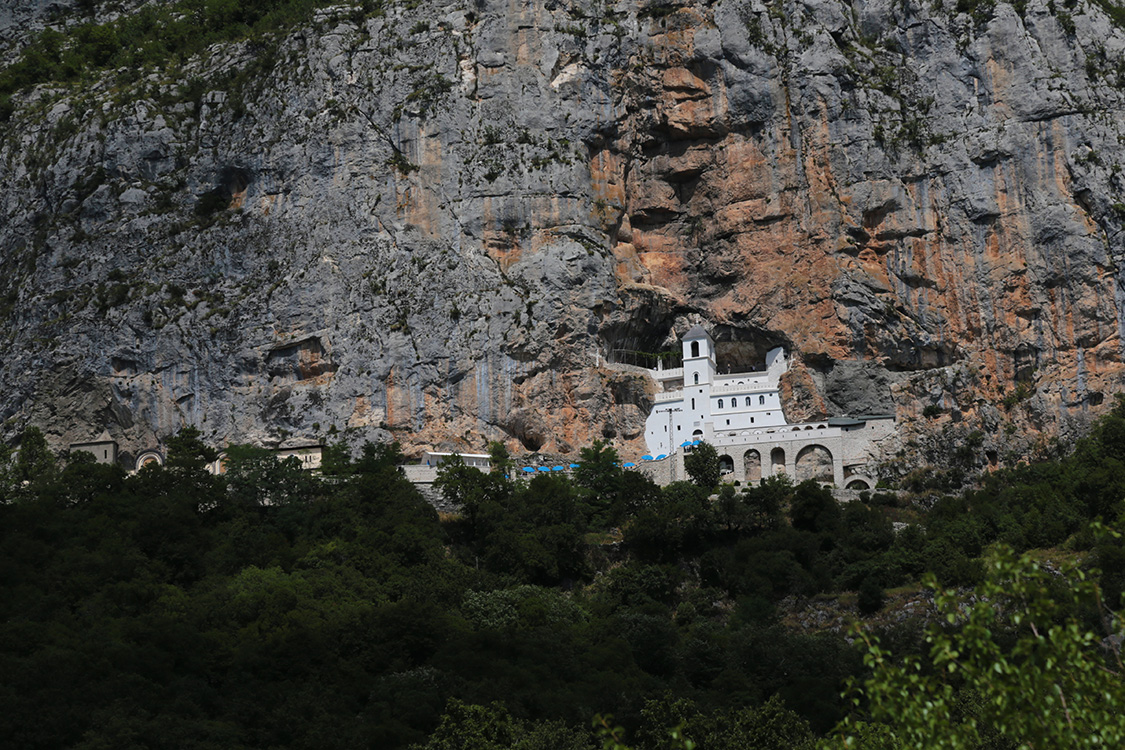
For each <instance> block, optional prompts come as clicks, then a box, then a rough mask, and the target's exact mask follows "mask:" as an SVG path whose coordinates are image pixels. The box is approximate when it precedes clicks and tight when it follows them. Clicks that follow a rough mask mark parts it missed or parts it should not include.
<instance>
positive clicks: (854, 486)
mask: <svg viewBox="0 0 1125 750" xmlns="http://www.w3.org/2000/svg"><path fill="white" fill-rule="evenodd" d="M848 489H849V490H869V489H871V485H869V484H868V483H867V480H866V479H850V480H848Z"/></svg>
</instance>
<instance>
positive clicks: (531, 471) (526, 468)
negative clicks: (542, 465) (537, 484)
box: [521, 466, 535, 474]
mask: <svg viewBox="0 0 1125 750" xmlns="http://www.w3.org/2000/svg"><path fill="white" fill-rule="evenodd" d="M521 471H526V472H530V473H532V474H534V473H535V467H534V466H525V467H523V469H522V470H521Z"/></svg>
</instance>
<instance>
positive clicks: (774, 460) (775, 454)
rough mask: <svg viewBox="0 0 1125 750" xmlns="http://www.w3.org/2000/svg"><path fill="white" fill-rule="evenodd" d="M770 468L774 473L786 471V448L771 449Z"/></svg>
mask: <svg viewBox="0 0 1125 750" xmlns="http://www.w3.org/2000/svg"><path fill="white" fill-rule="evenodd" d="M770 468H771V469H772V470H773V473H774V474H784V473H785V449H784V448H774V449H773V450H772V451H770Z"/></svg>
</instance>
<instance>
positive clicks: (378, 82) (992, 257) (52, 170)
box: [0, 0, 1125, 461]
mask: <svg viewBox="0 0 1125 750" xmlns="http://www.w3.org/2000/svg"><path fill="white" fill-rule="evenodd" d="M87 5H89V4H87ZM42 6H43V8H45V7H46V6H47V4H46V3H43V4H42ZM12 7H13V10H10V11H8V15H9V16H12V18H11V19H8V18H6V17H5V16H3V15H2V14H0V20H5V21H7V22H8V23H16V22H19V23H22V24H24V27H26V28H30V26H27V24H28V23H30V22H29V21H28V19H38V21H37V23H47V22H57V21H58V18H59V17H60V16H59V15H58V14H62V17H64V18H65V14H66V11H65V8H66V7H67V4H66V3H62V4H55V5H54V6H53V7H54V10H53V11H52V12H53V13H55V14H56V15H55V16H51V17H49V18H48V17H47V16H44V15H43V13H45V12H46V11H45V10H43V8H41V7H40V5H37V4H36V3H34V2H30V0H25V1H24V2H21V3H17V4H15V5H13V6H12ZM60 8H62V9H63V10H59V9H60ZM1115 10H1116V9H1115V8H1114V6H1113V5H1112V4H1110V2H1109V0H1106V2H1105V3H1104V4H1103V3H1101V2H1090V1H1089V0H1052V1H1051V2H1044V1H1043V0H1024V1H1023V2H1019V3H1016V4H1014V5H1013V4H1008V3H1004V2H991V1H990V0H988V1H986V0H979V2H973V1H972V0H960V1H959V2H951V0H936V2H930V1H929V0H926V1H925V2H921V3H919V2H915V0H894V2H890V1H886V2H883V1H873V2H862V1H860V2H855V3H851V4H849V3H845V2H838V1H836V0H811V1H808V2H789V1H782V0H779V1H777V2H770V3H763V2H758V1H756V0H755V1H753V2H746V1H744V0H720V1H719V2H713V3H705V2H694V3H693V2H685V3H677V2H662V3H651V2H640V3H636V2H619V3H603V2H581V1H580V2H574V1H569V0H560V1H558V2H541V1H539V0H533V1H532V2H514V1H513V2H493V0H479V1H478V2H469V3H441V2H426V1H425V0H423V2H420V3H419V2H409V3H405V2H402V3H387V4H384V5H383V6H381V7H380V8H378V9H377V11H375V12H373V11H372V10H371V5H370V4H368V6H366V7H360V6H356V7H352V6H349V5H347V4H344V5H340V6H334V7H326V8H323V9H321V10H319V11H317V13H316V15H315V17H314V19H313V21H312V22H311V23H310V24H308V25H307V26H305V27H303V28H299V29H294V30H291V31H290V32H286V33H283V34H281V35H280V37H279V38H278V39H277V40H274V41H272V42H269V43H264V42H262V41H260V40H259V41H255V42H233V43H229V44H222V45H215V46H212V47H211V48H209V49H208V50H207V52H206V54H204V55H201V56H198V57H196V58H193V59H190V60H188V61H186V62H183V63H177V64H175V65H173V64H171V63H169V65H168V66H167V67H166V68H160V69H153V70H142V71H140V72H139V73H134V74H133V75H124V73H125V71H109V72H107V73H106V74H105V75H104V76H102V77H100V78H99V79H98V80H97V82H96V83H94V84H92V85H91V84H89V83H84V84H83V85H81V86H70V85H67V86H63V85H50V84H48V85H43V86H40V87H38V88H36V89H32V90H24V91H22V92H20V93H18V94H16V95H15V96H14V97H13V104H14V109H13V113H12V115H11V118H10V120H9V121H8V122H7V123H5V124H3V125H0V128H3V130H2V136H0V138H2V140H0V185H2V188H0V201H2V202H3V205H2V208H0V215H2V216H3V220H2V221H0V260H2V267H3V274H2V275H0V320H2V321H3V323H2V326H0V337H2V344H0V346H2V351H3V360H2V364H0V418H2V419H3V420H6V421H4V423H3V424H4V434H5V437H8V438H11V437H13V436H14V435H15V433H16V432H17V431H18V430H19V429H20V428H21V427H22V426H23V425H25V424H27V423H34V424H38V425H41V426H43V427H45V428H46V430H47V431H48V433H49V435H50V436H51V437H52V439H53V440H54V441H55V442H56V444H57V445H61V444H65V443H66V442H68V441H70V440H78V439H83V438H85V437H87V436H89V435H95V434H97V433H99V432H100V431H101V430H102V429H103V428H108V429H109V431H110V433H111V435H113V437H114V438H115V439H117V440H118V441H119V442H120V443H121V445H122V448H123V450H125V451H126V452H129V451H133V452H135V451H138V450H140V449H141V448H144V447H148V446H150V445H152V444H154V443H155V442H156V441H157V440H158V439H159V438H160V437H162V436H166V435H168V434H170V433H172V432H174V431H175V430H177V429H179V428H180V427H181V426H183V425H189V424H190V425H195V426H197V427H199V428H200V429H201V430H202V431H203V432H204V434H205V435H206V436H207V437H208V438H209V439H210V440H212V441H214V442H222V441H225V440H230V441H240V442H241V441H254V442H263V443H269V444H272V443H276V442H277V441H281V440H285V439H291V440H292V439H311V438H317V437H329V438H330V437H331V436H333V435H337V434H339V435H344V434H347V435H349V436H350V437H352V438H354V439H356V440H362V439H374V440H379V439H386V438H388V437H390V436H393V437H395V438H397V439H399V440H400V441H402V442H403V444H404V447H405V448H406V449H407V450H408V451H409V450H414V449H418V448H420V447H423V446H424V447H434V448H437V449H446V450H449V449H459V450H477V451H479V450H481V449H482V448H483V447H484V444H485V441H487V440H490V439H501V440H505V441H506V442H507V443H508V445H509V446H510V447H511V448H513V449H516V450H523V449H530V450H536V449H542V450H545V451H550V452H552V453H564V454H565V453H568V452H573V451H575V450H576V449H577V448H579V447H581V446H582V445H584V444H586V443H587V442H588V441H590V440H592V439H593V438H598V437H609V438H614V439H616V440H617V441H618V442H619V445H621V446H623V447H626V448H629V449H632V448H638V449H640V448H643V440H642V437H641V436H642V431H643V428H644V419H645V415H646V414H647V411H648V409H649V408H650V406H651V396H652V385H651V384H649V383H648V382H647V381H646V380H645V379H644V378H643V376H642V375H640V374H639V372H638V371H637V370H636V369H635V368H629V367H623V366H620V365H630V364H632V365H635V364H645V361H643V360H644V358H643V357H642V355H641V354H638V353H639V352H640V353H657V352H662V351H667V350H669V349H675V348H677V347H678V344H677V343H676V342H677V341H678V339H677V338H676V336H677V334H678V335H682V334H683V333H684V332H685V331H686V330H687V328H688V327H689V326H690V325H691V324H693V323H697V322H698V323H703V324H704V325H705V326H707V327H708V328H709V330H710V331H711V332H712V334H713V335H714V336H715V339H716V341H717V342H718V358H719V360H720V362H721V363H722V364H723V365H724V366H726V365H727V364H729V366H730V367H731V369H733V370H739V369H750V368H752V367H754V366H761V363H762V362H763V361H764V356H765V352H766V351H767V350H768V349H769V348H770V347H772V346H777V345H783V346H785V347H786V348H787V350H788V351H789V352H790V353H791V355H792V358H793V368H792V371H791V372H790V373H789V374H788V375H787V377H786V381H785V382H784V383H783V393H784V395H785V397H786V399H787V401H788V403H787V404H786V413H787V416H788V417H789V419H790V420H801V419H811V418H817V417H820V416H823V415H838V414H843V413H853V414H855V413H872V412H880V413H895V414H897V416H898V417H899V418H900V421H901V423H902V427H903V434H904V436H905V437H904V439H903V449H904V451H905V453H904V454H903V456H904V458H902V459H901V460H903V461H908V460H910V458H909V456H910V451H911V450H921V449H922V448H924V447H925V445H926V444H927V443H926V440H927V436H929V438H928V439H930V445H931V447H932V446H933V444H935V443H936V442H938V441H935V440H934V439H933V438H935V436H941V435H944V436H945V437H944V438H942V441H941V442H943V443H944V442H948V443H949V444H950V445H956V443H957V440H956V439H954V440H952V441H949V440H948V438H949V436H952V437H953V438H956V437H957V436H958V435H962V434H964V433H967V432H968V431H970V430H973V431H977V430H979V431H981V432H982V433H983V435H984V438H983V440H984V442H983V444H982V443H981V441H980V438H979V437H978V438H976V439H975V443H973V445H974V446H978V445H979V446H981V455H982V457H983V456H984V455H985V454H986V452H987V454H988V455H989V456H990V457H991V458H992V460H994V461H995V460H997V459H996V451H997V449H999V451H1000V456H999V458H1000V460H1003V459H1004V458H1005V456H1006V457H1007V458H1008V459H1014V458H1015V457H1016V456H1017V455H1026V454H1028V452H1029V451H1031V450H1033V449H1034V446H1035V441H1036V439H1037V437H1038V436H1039V435H1040V434H1055V433H1059V434H1062V435H1064V436H1065V435H1069V434H1072V433H1073V431H1074V430H1077V429H1079V428H1081V426H1082V425H1083V424H1084V423H1085V421H1086V420H1088V419H1089V418H1090V417H1091V416H1092V415H1093V414H1095V413H1097V412H1098V410H1099V409H1098V407H1099V405H1100V404H1103V402H1104V403H1106V404H1108V403H1109V402H1111V401H1112V394H1113V393H1114V392H1116V391H1119V390H1121V385H1122V375H1123V373H1122V354H1123V350H1122V346H1123V344H1122V336H1121V330H1122V322H1123V320H1125V317H1123V313H1125V309H1123V308H1125V294H1123V291H1122V289H1123V287H1122V282H1123V281H1125V279H1123V278H1122V275H1121V271H1120V270H1119V269H1120V267H1121V264H1122V261H1123V256H1125V234H1123V231H1122V230H1123V224H1125V175H1123V174H1122V163H1125V146H1123V143H1125V141H1123V138H1125V111H1123V109H1125V107H1123V101H1125V100H1123V92H1125V32H1123V31H1122V29H1121V28H1120V27H1119V26H1118V25H1117V23H1116V22H1115V20H1114V19H1118V20H1120V18H1121V15H1122V14H1121V13H1120V12H1115ZM13 19H14V20H13ZM52 19H53V20H52ZM33 25H34V24H32V26H33ZM4 34H5V35H4V38H6V39H9V46H8V48H7V52H6V56H7V58H8V59H12V56H13V55H14V54H15V50H16V49H17V48H18V45H19V44H20V43H21V42H20V41H19V40H18V39H17V40H16V41H14V42H13V41H11V39H12V38H15V37H14V36H13V31H12V28H5V29H4ZM16 36H18V35H16ZM13 45H15V46H13ZM607 363H608V364H607ZM927 407H928V408H927ZM924 412H925V416H924V415H923V413H924ZM349 430H350V432H348V431H349ZM911 436H913V439H912V437H911ZM919 446H921V447H919ZM974 460H976V459H974ZM979 460H981V461H984V460H985V459H984V458H981V459H979Z"/></svg>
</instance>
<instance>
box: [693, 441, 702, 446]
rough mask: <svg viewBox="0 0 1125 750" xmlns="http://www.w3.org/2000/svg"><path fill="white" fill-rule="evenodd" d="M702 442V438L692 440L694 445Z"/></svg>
mask: <svg viewBox="0 0 1125 750" xmlns="http://www.w3.org/2000/svg"><path fill="white" fill-rule="evenodd" d="M702 442H703V441H702V440H692V441H691V444H692V445H699V444H700V443H702Z"/></svg>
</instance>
